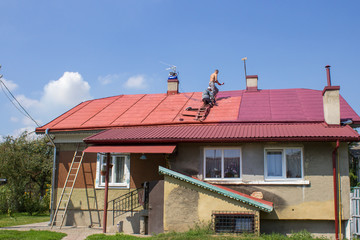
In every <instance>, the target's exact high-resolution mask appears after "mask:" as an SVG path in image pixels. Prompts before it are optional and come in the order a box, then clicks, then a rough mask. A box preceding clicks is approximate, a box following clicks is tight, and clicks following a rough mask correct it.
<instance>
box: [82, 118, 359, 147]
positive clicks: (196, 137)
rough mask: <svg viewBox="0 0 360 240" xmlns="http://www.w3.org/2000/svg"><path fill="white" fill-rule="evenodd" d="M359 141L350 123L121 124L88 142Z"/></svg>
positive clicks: (86, 139) (89, 138)
mask: <svg viewBox="0 0 360 240" xmlns="http://www.w3.org/2000/svg"><path fill="white" fill-rule="evenodd" d="M337 139H341V140H344V141H345V140H346V141H359V140H360V136H359V134H358V133H357V132H356V131H355V130H353V129H352V128H351V127H350V126H337V127H329V126H327V125H326V124H324V123H293V124H290V123H287V124H285V123H281V124H280V123H223V124H201V125H199V124H197V125H193V124H188V125H165V126H139V127H123V128H116V129H110V130H106V131H103V132H101V133H98V134H95V135H93V136H90V137H88V138H85V139H84V141H85V142H87V143H135V142H136V143H140V142H144V143H145V142H196V141H202V142H204V141H210V142H211V141H222V142H235V141H259V140H266V141H272V140H274V141H275V140H276V141H288V140H296V141H333V140H337Z"/></svg>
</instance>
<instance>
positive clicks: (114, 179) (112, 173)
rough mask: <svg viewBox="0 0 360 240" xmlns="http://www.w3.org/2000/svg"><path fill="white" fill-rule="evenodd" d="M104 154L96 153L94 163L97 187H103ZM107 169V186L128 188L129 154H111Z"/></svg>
mask: <svg viewBox="0 0 360 240" xmlns="http://www.w3.org/2000/svg"><path fill="white" fill-rule="evenodd" d="M106 158H107V155H106V154H100V153H99V154H98V156H97V164H96V182H95V185H96V187H98V188H102V187H105V175H104V170H105V169H106ZM110 166H111V167H110V170H109V187H125V188H129V183H130V156H129V155H127V154H111V155H110Z"/></svg>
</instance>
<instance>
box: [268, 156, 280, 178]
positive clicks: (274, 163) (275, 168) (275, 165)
mask: <svg viewBox="0 0 360 240" xmlns="http://www.w3.org/2000/svg"><path fill="white" fill-rule="evenodd" d="M266 158H267V172H268V174H267V175H268V176H269V177H281V176H282V151H268V152H267V153H266Z"/></svg>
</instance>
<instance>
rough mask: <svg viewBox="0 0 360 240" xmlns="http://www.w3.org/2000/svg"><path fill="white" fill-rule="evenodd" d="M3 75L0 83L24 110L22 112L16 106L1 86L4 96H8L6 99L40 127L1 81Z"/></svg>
mask: <svg viewBox="0 0 360 240" xmlns="http://www.w3.org/2000/svg"><path fill="white" fill-rule="evenodd" d="M1 77H2V75H0V83H2V85H4V87H5V88H6V90H7V92H8V93H9V94H10V95H11V97H12V98H13V99H14V100H15V101H16V103H17V104H18V105H19V106H20V108H21V109H22V111H21V110H20V109H19V108H18V106H16V104H15V103H14V102H13V101H12V100H11V99H10V97H9V96H8V95H7V93H6V92H5V90H4V87H3V86H2V85H1V89H2V90H3V92H4V94H5V95H6V97H7V98H8V99H9V101H10V102H11V103H12V104H13V105H14V106H15V107H16V109H17V110H18V111H20V112H21V113H22V114H23V115H24V116H25V117H27V118H29V119H30V120H32V121H33V122H34V123H35V124H36V126H38V127H40V125H39V124H38V123H37V122H36V121H35V119H34V118H32V117H31V115H30V113H28V111H26V109H25V108H24V107H23V106H22V105H21V103H20V102H19V101H18V100H17V99H16V97H15V96H14V95H13V94H12V92H11V91H10V89H9V88H8V87H7V86H6V84H5V83H4V81H2V80H1Z"/></svg>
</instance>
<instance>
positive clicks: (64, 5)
mask: <svg viewBox="0 0 360 240" xmlns="http://www.w3.org/2000/svg"><path fill="white" fill-rule="evenodd" d="M0 9H1V15H0V18H1V21H0V30H1V37H0V64H1V65H2V69H1V70H0V74H3V75H4V77H3V79H4V82H5V83H6V84H7V85H8V87H9V88H10V89H11V90H12V92H13V93H14V95H15V96H16V97H17V98H18V99H19V101H21V103H22V104H23V105H24V106H25V107H26V109H27V110H28V111H29V112H30V114H31V115H32V116H33V117H34V118H35V119H36V120H37V121H39V122H40V124H41V125H42V124H45V123H47V122H48V121H50V120H52V119H53V118H55V117H57V116H58V115H60V114H62V113H63V112H65V111H66V110H68V109H69V108H71V107H73V106H75V105H77V104H78V103H80V102H81V101H84V100H88V99H93V98H102V97H107V96H113V95H119V94H137V93H163V92H165V91H166V80H167V71H166V70H165V69H166V68H167V66H166V65H164V64H163V63H162V62H164V63H169V64H174V65H176V66H177V67H178V68H177V69H178V71H179V72H180V81H181V82H180V90H181V91H182V92H192V91H202V90H203V89H204V88H205V87H207V84H208V80H209V75H210V74H211V73H212V72H213V71H214V69H215V68H218V69H219V70H220V73H219V79H220V81H224V82H225V85H224V86H222V87H221V89H220V90H237V89H244V87H245V80H244V70H243V62H242V61H241V58H243V57H245V56H246V57H247V58H248V61H247V73H248V74H249V75H252V74H257V75H259V87H260V88H262V89H274V88H310V89H319V90H322V89H323V87H324V86H325V84H326V73H325V68H324V66H325V65H331V66H332V68H331V76H332V83H333V85H340V86H341V90H340V93H341V95H342V96H343V97H344V98H345V99H346V100H347V101H348V103H349V104H350V105H351V106H352V107H353V108H354V110H355V111H356V112H357V113H358V114H359V113H360V103H359V82H360V79H359V74H358V72H359V65H360V60H359V57H360V47H359V45H360V44H359V43H360V14H359V11H360V2H359V1H341V2H340V1H323V0H318V1H306V0H304V1H285V0H283V1H269V0H264V1H256V0H255V1H241V0H236V1H235V0H234V1H230V0H228V1H212V0H208V1H190V0H185V1H171V0H168V1H165V0H146V1H133V0H132V1H126V0H124V1H80V0H79V1H45V0H44V1H25V0H24V1H17V0H3V1H1V2H0ZM0 110H1V118H0V135H1V136H6V135H16V134H18V133H19V132H21V131H22V130H24V129H30V130H31V129H32V130H33V129H34V126H35V125H34V124H33V123H32V122H31V121H30V120H26V119H25V118H24V116H23V115H22V114H20V113H19V112H18V110H16V108H15V107H14V106H12V105H11V103H10V102H9V100H8V99H7V98H6V97H5V95H4V94H3V93H2V92H1V93H0Z"/></svg>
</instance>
